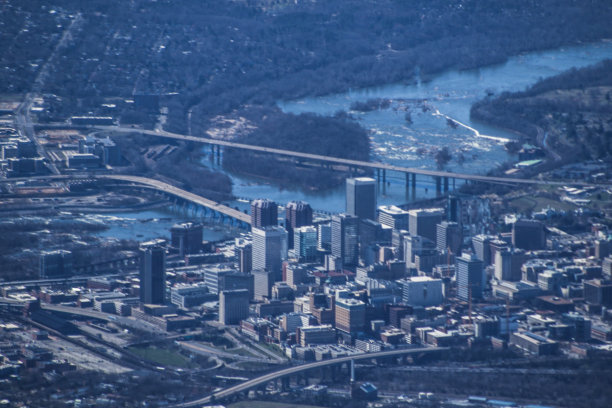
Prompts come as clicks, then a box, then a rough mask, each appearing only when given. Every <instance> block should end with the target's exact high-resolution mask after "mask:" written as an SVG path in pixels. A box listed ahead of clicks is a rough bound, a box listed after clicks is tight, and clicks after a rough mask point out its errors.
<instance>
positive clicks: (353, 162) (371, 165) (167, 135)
mask: <svg viewBox="0 0 612 408" xmlns="http://www.w3.org/2000/svg"><path fill="white" fill-rule="evenodd" d="M90 128H91V129H99V130H106V131H109V132H119V133H138V134H146V135H150V136H157V137H165V138H169V139H177V140H182V141H187V142H196V143H205V144H211V145H217V146H224V147H232V148H236V149H244V150H251V151H255V152H262V153H272V154H277V155H282V156H289V157H295V158H299V159H307V160H314V161H319V162H328V163H334V164H341V165H345V166H349V167H361V168H371V169H381V170H388V171H397V172H400V173H407V174H408V173H409V174H420V175H424V176H431V177H442V178H444V177H446V178H451V179H452V178H455V179H462V180H470V181H478V182H485V183H502V184H509V183H510V184H541V185H565V184H567V182H556V181H547V180H538V179H519V178H510V177H492V176H482V175H478V174H466V173H452V172H448V171H436V170H425V169H419V168H413V167H402V166H395V165H392V164H387V163H377V162H366V161H360V160H351V159H343V158H340V157H332V156H323V155H318V154H310V153H302V152H295V151H291V150H283V149H276V148H272V147H262V146H255V145H248V144H244V143H235V142H228V141H225V140H219V139H210V138H204V137H195V136H188V135H182V134H179V133H172V132H166V131H153V130H145V129H136V128H130V127H123V126H91V127H90ZM572 184H576V183H572ZM578 184H581V185H588V183H578Z"/></svg>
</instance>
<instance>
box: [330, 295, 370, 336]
mask: <svg viewBox="0 0 612 408" xmlns="http://www.w3.org/2000/svg"><path fill="white" fill-rule="evenodd" d="M365 319H366V305H365V303H364V302H362V301H361V300H357V299H336V302H335V319H334V320H335V323H336V329H338V330H340V331H343V332H345V333H348V334H356V333H359V332H363V331H364V330H365Z"/></svg>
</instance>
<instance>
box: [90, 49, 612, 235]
mask: <svg viewBox="0 0 612 408" xmlns="http://www.w3.org/2000/svg"><path fill="white" fill-rule="evenodd" d="M606 58H612V41H604V42H601V43H596V44H585V45H581V46H574V47H564V48H559V49H557V50H552V51H544V52H535V53H529V54H524V55H519V56H516V57H512V58H510V59H509V60H508V61H507V62H506V63H503V64H499V65H494V66H489V67H484V68H480V69H474V70H467V71H456V70H451V71H447V72H444V73H441V74H439V75H437V76H435V77H433V78H432V79H431V80H430V81H427V82H419V83H417V84H410V85H403V84H391V85H385V86H380V87H376V88H368V89H359V90H352V91H349V92H346V93H342V94H336V95H328V96H322V97H313V98H304V99H300V100H295V101H285V102H279V107H280V108H281V109H283V110H284V111H285V112H291V113H296V114H298V113H304V112H314V113H317V114H321V115H331V114H333V113H335V112H337V111H339V110H343V111H347V112H349V113H350V114H351V115H352V116H354V117H355V119H356V120H357V121H358V122H359V123H360V124H361V125H362V126H364V127H365V128H366V129H368V130H369V132H370V137H371V144H372V160H375V161H381V162H386V163H393V164H398V165H402V166H408V167H420V168H424V169H433V168H435V167H436V165H435V162H434V160H433V158H432V154H433V152H434V151H435V149H437V148H439V147H441V146H447V147H448V148H449V150H450V152H451V154H452V155H453V160H451V162H450V163H449V164H448V165H447V167H446V169H448V170H451V171H458V172H465V173H485V172H487V171H488V170H489V169H491V168H494V167H495V166H497V165H499V164H501V163H503V162H504V161H508V160H514V158H513V157H511V156H509V155H508V154H507V153H506V151H505V150H504V148H503V144H504V142H503V141H504V140H506V139H512V138H514V137H515V136H514V135H513V134H512V133H508V132H506V131H504V130H501V129H496V128H491V127H489V126H487V125H484V124H482V123H478V122H475V121H472V120H470V115H469V113H470V107H471V106H472V104H473V103H474V102H475V101H477V100H479V99H481V98H484V97H486V95H487V92H492V93H493V94H494V95H496V94H499V93H501V92H505V91H510V92H512V91H519V90H523V89H525V88H526V87H528V86H530V85H532V84H534V83H535V82H537V81H538V80H539V79H541V78H546V77H550V76H553V75H557V74H559V73H561V72H563V71H565V70H567V69H570V68H572V67H583V66H587V65H591V64H594V63H597V62H599V61H602V60H604V59H606ZM373 98H382V99H389V100H391V103H390V105H389V107H388V108H385V109H380V110H374V111H371V112H356V111H351V110H350V107H351V104H353V103H354V102H365V101H367V100H369V99H373ZM407 111H409V112H410V116H411V119H412V124H409V123H407V122H406V120H405V116H406V112H407ZM447 117H448V118H452V119H453V120H454V121H455V122H456V124H457V125H455V126H450V125H449V124H448V121H447ZM204 152H205V153H208V149H204ZM459 153H461V154H462V155H463V157H464V159H465V160H464V161H463V162H460V161H458V160H457V157H458V156H459ZM209 159H210V158H205V160H203V163H205V164H206V165H208V166H212V167H215V168H218V166H217V165H215V164H212V163H211V161H210V160H209ZM229 175H230V177H231V178H232V181H233V183H234V187H233V192H234V195H236V196H237V197H243V198H247V199H254V198H263V197H265V198H270V199H272V200H274V201H276V202H278V203H279V204H285V203H287V202H289V201H291V200H304V201H307V202H309V203H310V204H311V206H312V207H313V208H314V209H315V210H322V211H328V212H341V211H343V210H344V205H345V204H344V199H345V198H344V188H343V187H342V186H340V187H338V188H335V189H332V190H328V191H323V192H320V191H308V190H302V189H286V188H282V187H279V186H278V185H276V184H274V183H271V182H267V181H263V180H261V179H257V178H250V177H245V176H242V175H237V174H229ZM387 181H388V185H386V186H381V187H380V188H379V192H378V202H379V204H402V203H404V202H406V201H407V200H412V199H414V198H415V197H412V196H411V197H406V195H405V194H406V192H405V187H404V180H403V178H402V177H400V175H393V174H389V175H387ZM416 193H417V194H416V198H427V197H433V195H434V194H435V187H434V186H433V183H432V180H431V179H428V178H426V177H420V178H418V179H417V191H416ZM226 204H229V205H231V206H232V207H238V208H240V209H247V208H248V202H247V201H246V200H236V201H232V202H228V203H226ZM86 217H94V218H95V219H96V220H98V221H100V222H104V223H105V224H107V225H108V226H109V227H110V228H109V229H108V230H106V231H104V232H101V233H98V234H96V235H98V236H100V237H103V238H116V239H137V240H148V239H152V238H158V237H160V238H169V235H170V234H169V229H170V227H171V226H172V225H173V224H174V223H176V222H181V221H187V220H191V219H192V217H191V216H190V215H188V214H184V213H181V212H177V211H176V209H175V210H172V209H170V208H168V209H159V210H150V211H143V212H125V213H122V212H117V213H112V214H104V215H88V216H86ZM235 233H237V231H235V230H234V231H232V230H230V229H229V228H228V227H219V226H208V227H207V228H205V232H204V239H207V240H217V239H221V238H223V237H227V236H231V235H234V234H235Z"/></svg>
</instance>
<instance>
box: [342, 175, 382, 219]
mask: <svg viewBox="0 0 612 408" xmlns="http://www.w3.org/2000/svg"><path fill="white" fill-rule="evenodd" d="M346 212H347V214H349V215H353V216H356V217H359V218H362V219H366V218H368V219H371V220H375V219H376V180H374V179H373V178H370V177H357V178H349V179H346Z"/></svg>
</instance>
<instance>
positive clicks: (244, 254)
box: [236, 242, 253, 273]
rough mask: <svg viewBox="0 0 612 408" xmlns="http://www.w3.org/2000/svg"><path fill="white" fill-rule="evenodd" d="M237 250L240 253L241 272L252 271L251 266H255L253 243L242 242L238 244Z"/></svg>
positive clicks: (239, 264) (239, 265)
mask: <svg viewBox="0 0 612 408" xmlns="http://www.w3.org/2000/svg"><path fill="white" fill-rule="evenodd" d="M236 252H237V255H238V267H239V270H240V272H242V273H249V272H251V267H252V266H253V244H252V243H250V242H248V243H246V242H241V243H240V244H238V245H236Z"/></svg>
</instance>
